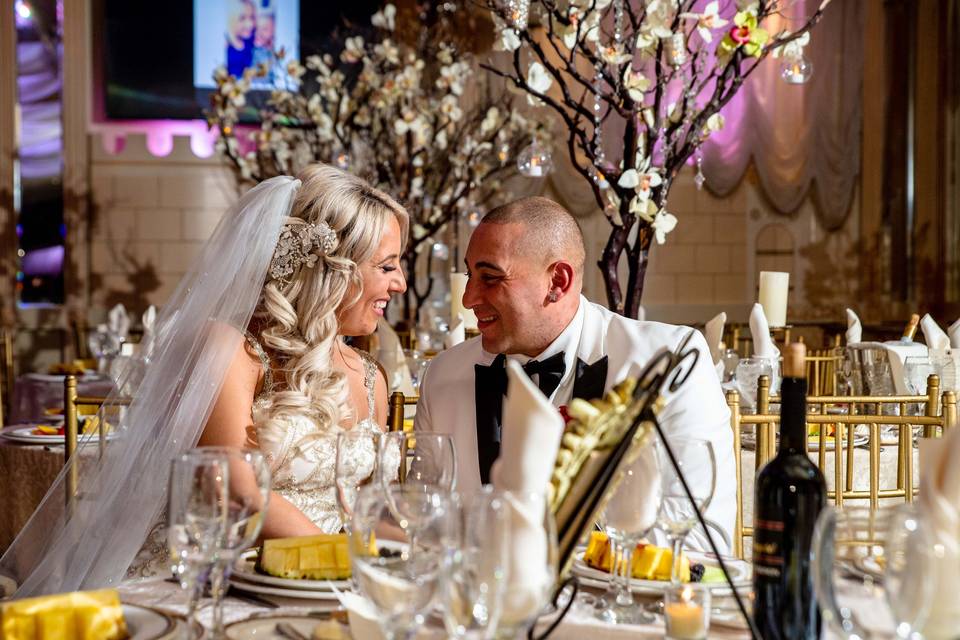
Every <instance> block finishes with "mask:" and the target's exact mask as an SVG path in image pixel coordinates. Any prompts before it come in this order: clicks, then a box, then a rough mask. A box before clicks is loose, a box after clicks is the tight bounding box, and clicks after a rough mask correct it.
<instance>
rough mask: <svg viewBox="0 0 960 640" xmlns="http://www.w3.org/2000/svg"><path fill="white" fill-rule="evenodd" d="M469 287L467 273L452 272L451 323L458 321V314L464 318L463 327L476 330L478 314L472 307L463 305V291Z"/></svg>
mask: <svg viewBox="0 0 960 640" xmlns="http://www.w3.org/2000/svg"><path fill="white" fill-rule="evenodd" d="M466 288H467V274H465V273H451V274H450V323H451V324H453V323H456V321H457V316H458V315H459V316H460V317H462V318H463V328H464V329H467V330H472V331H475V330H476V329H477V316H476V314H475V313H474V312H473V310H472V309H467V308H465V307H464V306H463V292H464V291H465V290H466Z"/></svg>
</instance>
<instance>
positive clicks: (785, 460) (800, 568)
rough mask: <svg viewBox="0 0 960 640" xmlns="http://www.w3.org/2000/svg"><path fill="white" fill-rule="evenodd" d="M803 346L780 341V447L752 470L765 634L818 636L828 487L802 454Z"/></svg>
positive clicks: (811, 639) (773, 637)
mask: <svg viewBox="0 0 960 640" xmlns="http://www.w3.org/2000/svg"><path fill="white" fill-rule="evenodd" d="M805 355H806V347H805V346H804V345H803V344H800V343H793V344H790V345H788V346H787V349H786V353H785V354H784V358H783V381H782V383H781V386H780V447H779V450H778V451H777V455H776V456H774V458H773V459H772V460H771V461H770V462H769V463H767V464H766V466H764V467H763V468H762V469H761V470H760V473H759V474H757V484H756V502H755V503H754V505H755V508H754V511H755V514H756V515H755V519H754V529H753V536H754V537H753V592H754V596H755V598H756V599H755V601H754V612H753V617H754V621H755V622H756V624H757V628H758V630H759V631H760V634H761V636H762V637H763V638H764V639H765V640H817V639H818V638H819V637H820V611H819V609H818V607H817V600H816V597H815V596H814V593H813V572H814V570H815V569H814V566H813V562H814V559H813V553H812V543H813V527H814V524H816V522H817V516H818V515H820V510H821V509H823V507H824V506H825V505H826V501H827V487H826V483H825V482H824V479H823V474H822V473H821V472H820V469H818V468H817V466H816V465H814V464H813V462H812V461H811V460H810V458H809V456H808V455H807V450H806V442H807V424H806V400H807V381H806V379H805V377H804V356H805Z"/></svg>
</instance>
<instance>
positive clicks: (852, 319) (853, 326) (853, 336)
mask: <svg viewBox="0 0 960 640" xmlns="http://www.w3.org/2000/svg"><path fill="white" fill-rule="evenodd" d="M858 342H863V325H861V324H860V318H858V317H857V314H856V313H854V311H853V309H847V344H857V343H858Z"/></svg>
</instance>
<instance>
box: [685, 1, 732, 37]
mask: <svg viewBox="0 0 960 640" xmlns="http://www.w3.org/2000/svg"><path fill="white" fill-rule="evenodd" d="M719 11H720V3H719V2H717V0H713V1H712V2H709V3H708V4H707V6H706V7H704V8H703V13H681V14H680V17H681V18H685V19H687V20H696V21H697V33H699V34H700V37H701V38H702V39H703V41H704V42H713V31H714V30H715V29H720V28H722V27H725V26H726V25H727V24H729V21H728V20H724V19H723V18H721V17H720V14H719Z"/></svg>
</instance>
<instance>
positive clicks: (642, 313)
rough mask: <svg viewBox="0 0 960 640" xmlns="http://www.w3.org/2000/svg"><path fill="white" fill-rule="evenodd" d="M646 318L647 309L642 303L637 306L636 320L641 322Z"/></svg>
mask: <svg viewBox="0 0 960 640" xmlns="http://www.w3.org/2000/svg"><path fill="white" fill-rule="evenodd" d="M646 319H647V310H646V309H644V308H643V305H640V306H638V307H637V320H639V321H640V322H643V321H644V320H646Z"/></svg>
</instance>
